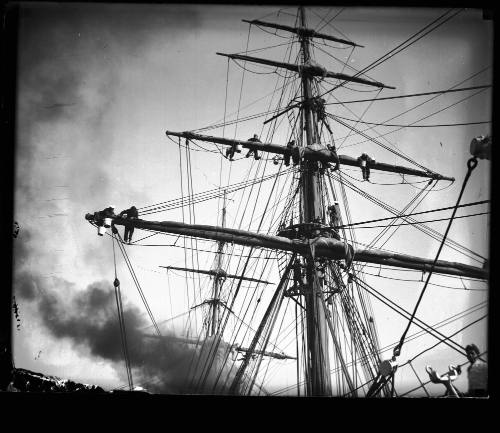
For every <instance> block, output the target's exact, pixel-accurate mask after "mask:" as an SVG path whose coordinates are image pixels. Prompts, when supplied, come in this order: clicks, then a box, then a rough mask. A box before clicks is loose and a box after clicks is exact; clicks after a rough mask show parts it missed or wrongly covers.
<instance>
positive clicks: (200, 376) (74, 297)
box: [14, 231, 232, 394]
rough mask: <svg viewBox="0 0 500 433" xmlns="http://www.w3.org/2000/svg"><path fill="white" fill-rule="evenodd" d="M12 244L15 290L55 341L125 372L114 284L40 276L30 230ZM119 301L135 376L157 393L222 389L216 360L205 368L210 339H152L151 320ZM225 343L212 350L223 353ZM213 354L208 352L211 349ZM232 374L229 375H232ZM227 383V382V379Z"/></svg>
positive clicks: (208, 362) (174, 337) (170, 337)
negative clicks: (196, 341)
mask: <svg viewBox="0 0 500 433" xmlns="http://www.w3.org/2000/svg"><path fill="white" fill-rule="evenodd" d="M22 233H23V236H22V237H20V238H18V241H19V242H16V243H15V250H14V260H15V263H16V268H15V273H14V294H15V296H16V298H17V299H18V301H19V302H22V301H25V302H27V303H29V304H30V305H31V306H32V307H33V308H32V310H34V317H37V318H38V319H39V320H40V322H41V325H42V326H43V328H44V329H46V330H47V331H48V332H49V334H50V335H51V336H52V337H53V338H55V339H56V340H62V339H65V340H67V341H70V342H71V343H72V345H73V346H74V348H75V350H77V351H79V352H81V353H82V354H83V355H86V356H91V357H95V358H98V359H101V360H106V361H109V363H110V364H111V365H112V366H113V368H114V369H115V370H116V371H117V373H118V374H119V375H120V376H122V377H124V375H125V364H124V356H123V347H122V343H121V338H120V328H119V322H118V315H117V307H116V298H115V291H114V287H113V285H112V284H111V282H109V281H96V282H93V283H91V284H89V285H87V286H86V287H85V288H84V289H81V288H79V287H77V286H76V285H75V284H73V283H71V282H69V281H67V280H66V279H64V278H58V277H52V278H51V279H46V278H42V277H41V276H40V274H39V273H38V272H37V271H33V270H31V269H30V267H29V262H28V261H27V258H29V256H30V254H31V252H32V250H31V248H30V242H31V239H32V237H31V235H30V232H29V231H24V232H22ZM123 304H124V321H125V327H126V338H127V346H128V354H129V358H130V361H131V366H132V371H133V377H134V381H135V382H136V383H140V384H142V385H143V386H144V387H145V388H146V389H148V390H150V391H152V392H156V393H174V394H182V393H213V392H214V391H215V392H220V391H221V385H222V383H223V382H225V381H226V379H227V373H223V374H222V375H221V377H220V379H219V381H217V376H218V371H217V370H218V369H220V365H219V364H218V363H217V361H216V362H215V363H214V364H212V365H211V368H208V365H209V364H210V361H209V360H210V359H211V356H208V355H209V353H208V352H209V350H210V348H211V343H212V341H210V340H206V341H205V343H204V344H201V343H203V340H202V341H200V345H199V346H196V345H193V344H185V343H183V342H181V341H179V338H178V337H177V336H175V335H174V334H172V333H170V334H166V335H164V336H162V337H161V338H151V337H149V335H152V334H153V332H152V331H151V329H152V327H151V323H150V322H149V321H148V320H146V318H145V317H146V316H145V314H144V313H143V312H141V310H140V309H139V308H138V307H137V306H134V305H129V304H127V302H126V300H125V299H124V300H123ZM226 350H227V347H223V346H221V347H220V348H219V351H218V352H217V354H216V358H218V359H220V358H221V357H222V356H226V354H227V352H226ZM211 353H212V352H211ZM231 377H232V375H231ZM228 383H229V381H228Z"/></svg>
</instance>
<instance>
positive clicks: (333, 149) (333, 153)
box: [326, 143, 340, 171]
mask: <svg viewBox="0 0 500 433" xmlns="http://www.w3.org/2000/svg"><path fill="white" fill-rule="evenodd" d="M326 147H327V148H328V150H329V151H330V152H331V158H332V159H333V162H335V167H333V168H332V171H336V170H338V169H339V166H340V160H339V156H338V155H337V149H336V147H335V144H333V143H332V144H330V143H328V144H327V145H326Z"/></svg>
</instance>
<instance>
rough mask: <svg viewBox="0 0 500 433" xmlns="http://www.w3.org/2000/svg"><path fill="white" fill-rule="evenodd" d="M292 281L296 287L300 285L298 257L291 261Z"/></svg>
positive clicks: (300, 271)
mask: <svg viewBox="0 0 500 433" xmlns="http://www.w3.org/2000/svg"><path fill="white" fill-rule="evenodd" d="M293 283H294V286H295V287H296V288H299V287H300V286H302V265H301V264H300V260H299V259H295V261H294V262H293Z"/></svg>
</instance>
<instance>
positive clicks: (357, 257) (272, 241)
mask: <svg viewBox="0 0 500 433" xmlns="http://www.w3.org/2000/svg"><path fill="white" fill-rule="evenodd" d="M86 219H87V220H88V221H94V214H87V215H86ZM96 222H97V221H96ZM113 224H115V225H123V226H124V225H129V226H133V227H135V228H138V229H145V230H154V231H158V232H163V233H172V234H180V235H184V236H193V237H197V238H201V239H211V240H214V241H222V242H229V243H235V244H238V245H243V246H250V247H257V248H270V249H279V250H283V251H289V252H296V253H299V254H302V255H308V254H309V251H310V244H309V242H307V241H305V240H299V239H294V240H290V239H288V238H285V237H282V236H273V235H265V234H261V233H253V232H247V231H245V230H238V229H230V228H225V227H220V226H210V225H202V224H185V223H181V222H176V221H146V220H143V219H126V218H120V217H115V218H113ZM314 245H315V254H316V256H317V257H325V258H329V259H333V260H343V259H345V258H346V251H347V249H348V245H347V244H346V243H344V242H342V241H338V240H336V239H333V238H325V237H319V238H316V239H315V240H314ZM353 252H354V254H353V256H354V261H357V262H365V263H376V264H381V265H386V266H394V267H398V268H406V269H415V270H419V271H424V272H428V271H429V270H430V268H431V266H432V263H433V260H432V259H425V258H420V257H416V256H410V255H406V254H399V253H390V252H387V251H382V250H377V249H364V248H353ZM434 272H435V273H438V274H446V275H457V276H462V277H469V278H478V279H482V280H486V279H488V271H487V270H486V269H483V268H478V267H475V266H471V265H466V264H462V263H457V262H448V261H445V260H438V261H437V262H436V266H435V267H434Z"/></svg>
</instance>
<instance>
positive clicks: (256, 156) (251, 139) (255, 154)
mask: <svg viewBox="0 0 500 433" xmlns="http://www.w3.org/2000/svg"><path fill="white" fill-rule="evenodd" d="M247 141H253V142H255V143H262V141H260V140H259V136H258V135H257V134H254V135H253V137H252V138H249V139H248V140H247ZM252 153H253V155H254V158H255V160H259V159H260V156H259V152H258V151H257V149H250V150H249V151H248V153H247V154H246V155H245V158H248V157H249V156H251V155H252Z"/></svg>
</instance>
